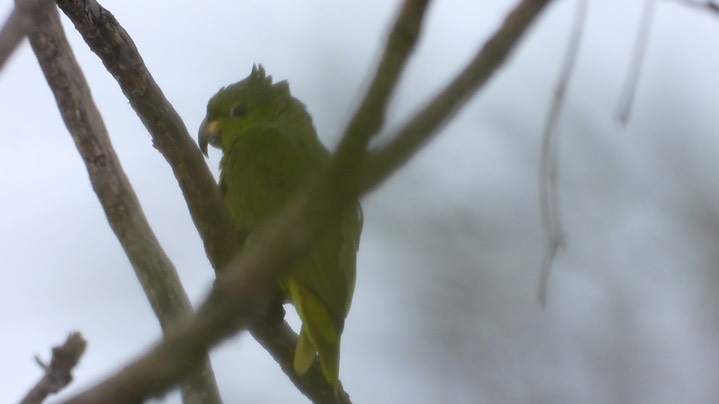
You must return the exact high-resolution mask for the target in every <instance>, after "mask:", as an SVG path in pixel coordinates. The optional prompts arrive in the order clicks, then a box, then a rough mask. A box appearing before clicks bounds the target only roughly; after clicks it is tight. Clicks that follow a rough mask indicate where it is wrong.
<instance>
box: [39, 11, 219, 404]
mask: <svg viewBox="0 0 719 404" xmlns="http://www.w3.org/2000/svg"><path fill="white" fill-rule="evenodd" d="M29 39H30V44H31V46H32V49H33V51H34V52H35V55H36V56H37V59H38V62H39V63H40V67H41V68H42V71H43V73H44V74H45V78H46V79H47V82H48V85H49V86H50V88H51V90H52V92H53V95H54V96H55V100H56V102H57V105H58V108H59V110H60V114H61V115H62V118H63V120H64V122H65V125H66V126H67V128H68V131H69V132H70V134H71V135H72V138H73V140H74V141H75V145H76V146H77V149H78V152H79V153H80V156H81V157H82V159H83V162H84V163H85V166H86V167H87V171H88V174H89V176H90V181H91V183H92V186H93V189H94V190H95V193H96V194H97V197H98V199H99V201H100V203H101V205H102V207H103V209H104V211H105V215H106V216H107V220H108V222H109V224H110V227H111V228H112V230H113V231H114V232H115V235H116V236H117V238H118V240H119V241H120V244H121V245H122V248H123V249H124V251H125V253H126V254H127V256H128V258H129V260H130V263H131V264H132V267H133V268H134V270H135V274H136V275H137V277H138V279H139V280H140V283H141V284H142V287H143V289H144V291H145V294H146V295H147V298H148V300H149V301H150V305H151V306H152V309H153V311H154V312H155V315H156V316H157V318H158V320H159V321H160V325H161V326H162V328H163V330H167V328H168V327H169V326H170V325H171V324H172V323H175V322H177V321H178V320H179V319H180V318H182V317H184V316H186V315H188V313H190V312H191V311H192V306H191V305H190V301H189V299H188V297H187V295H186V294H185V291H184V289H183V288H182V284H181V283H180V279H179V277H178V276H177V272H176V271H175V267H174V265H173V264H172V262H171V261H170V259H169V258H168V257H167V255H166V254H165V252H164V251H163V249H162V247H161V246H160V243H159V241H158V240H157V238H156V237H155V235H154V233H153V231H152V228H151V227H150V225H149V223H148V222H147V219H146V218H145V215H144V213H143V212H142V208H141V206H140V203H139V201H138V199H137V196H136V195H135V193H134V191H133V189H132V186H131V185H130V182H129V181H128V179H127V176H126V175H125V173H124V171H123V170H122V167H121V165H120V162H119V160H118V158H117V155H116V154H115V151H114V149H113V148H112V144H111V143H110V138H109V136H108V133H107V129H106V128H105V124H104V122H103V121H102V117H101V116H100V112H99V111H98V110H97V107H96V105H95V103H94V101H93V99H92V95H91V94H90V89H89V87H88V85H87V82H86V81H85V78H84V76H83V74H82V71H81V69H80V66H79V65H78V64H77V61H76V59H75V57H74V55H73V53H72V49H71V48H70V44H69V43H68V42H67V39H66V38H65V34H64V31H63V29H62V25H61V24H60V16H59V14H58V12H57V9H56V8H55V7H53V8H52V9H48V10H47V12H46V13H45V16H44V17H43V18H41V19H39V24H38V26H37V28H36V30H34V31H32V32H30V34H29ZM199 365H201V367H199V368H198V369H197V370H196V371H195V372H193V373H192V375H191V377H188V378H187V379H186V381H185V382H183V384H182V393H183V398H184V399H185V403H198V404H199V403H219V402H220V401H221V400H220V396H219V392H218V389H217V385H216V383H215V380H214V375H213V372H212V368H211V367H210V362H209V359H208V358H207V357H206V356H205V357H204V358H203V360H202V361H201V362H200V363H199Z"/></svg>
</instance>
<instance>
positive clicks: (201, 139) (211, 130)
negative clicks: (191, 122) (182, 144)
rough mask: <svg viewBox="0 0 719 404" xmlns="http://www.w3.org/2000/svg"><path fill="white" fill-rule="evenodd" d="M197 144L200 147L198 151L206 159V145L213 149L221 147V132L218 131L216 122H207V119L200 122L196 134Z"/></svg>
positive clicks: (218, 124)
mask: <svg viewBox="0 0 719 404" xmlns="http://www.w3.org/2000/svg"><path fill="white" fill-rule="evenodd" d="M197 143H198V144H199V145H200V151H201V152H202V154H204V155H205V157H207V145H208V144H209V145H212V146H214V147H218V148H219V147H221V145H222V131H221V130H220V123H219V122H217V121H216V120H213V121H208V120H207V117H205V119H203V120H202V123H201V124H200V131H199V133H198V134H197Z"/></svg>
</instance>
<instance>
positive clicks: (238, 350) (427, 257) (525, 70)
mask: <svg viewBox="0 0 719 404" xmlns="http://www.w3.org/2000/svg"><path fill="white" fill-rule="evenodd" d="M514 3H515V1H508V0H501V1H499V0H497V1H493V2H487V1H484V2H477V1H469V0H466V1H461V0H449V1H441V2H436V4H434V5H433V7H432V8H431V9H430V11H429V20H428V25H427V27H426V29H425V31H424V32H423V36H422V39H421V42H420V44H419V49H418V50H417V52H416V54H415V56H414V58H413V59H412V61H411V64H410V66H409V69H408V71H407V74H406V75H405V76H404V77H403V80H402V85H401V87H400V89H399V91H398V94H397V96H396V99H395V100H394V102H393V104H392V108H391V111H390V116H389V122H388V125H389V128H390V129H391V128H392V127H396V126H397V125H399V124H401V123H402V122H403V121H404V120H406V119H407V118H408V116H410V114H411V113H412V111H413V110H415V109H416V108H417V107H418V106H420V105H422V104H423V103H424V102H425V101H426V100H427V98H428V97H430V96H431V95H432V94H434V93H435V92H436V91H437V90H438V89H440V88H441V86H442V85H443V84H445V83H446V82H447V81H448V80H449V79H450V78H451V77H452V75H453V74H455V73H456V72H457V71H458V70H459V69H460V68H461V67H462V66H463V64H464V63H466V62H467V61H468V59H469V58H470V57H471V56H472V55H473V54H474V52H475V51H476V49H477V47H478V46H479V44H480V43H481V41H482V40H483V39H485V38H486V37H487V35H489V34H490V33H491V32H492V31H493V30H494V29H496V28H497V26H498V24H499V23H500V22H501V20H502V18H503V16H504V14H505V12H506V10H507V9H508V7H510V6H511V5H513V4H514ZM643 3H644V2H642V1H638V0H634V1H626V0H603V1H596V2H591V4H590V8H589V14H588V21H587V26H586V33H585V37H584V41H583V43H582V49H581V52H580V55H579V60H578V64H577V67H576V76H575V77H574V80H573V81H572V83H571V87H570V90H569V93H568V100H567V101H568V105H567V109H566V113H565V114H564V116H563V118H562V121H561V124H560V127H559V130H560V143H561V145H560V163H559V166H560V170H561V173H560V178H559V186H560V192H561V198H562V200H561V208H562V213H563V215H564V219H565V224H566V230H567V234H568V245H567V249H566V250H565V251H564V252H563V253H561V254H560V255H559V256H558V258H557V262H556V265H555V267H554V272H553V273H552V278H551V282H550V286H549V298H548V304H547V307H546V308H545V309H541V308H540V306H539V304H538V302H537V299H536V296H537V282H538V278H539V267H540V263H541V260H542V258H543V247H544V239H543V235H542V231H541V227H540V223H541V221H540V217H539V202H538V196H537V195H538V184H537V182H538V167H539V160H538V158H539V150H540V134H541V129H542V127H543V124H544V121H545V119H546V112H547V110H548V107H549V105H548V102H549V101H550V99H551V96H552V91H553V88H554V85H555V82H556V80H557V77H558V72H559V67H560V64H561V61H562V55H563V51H564V49H565V46H566V43H567V39H568V37H569V30H570V27H571V24H572V17H573V15H574V14H573V13H574V8H575V5H576V3H575V2H570V1H566V0H565V1H558V2H556V4H554V5H553V6H551V7H549V8H548V10H547V11H546V12H545V14H544V15H543V16H542V17H541V18H540V19H539V21H538V22H537V24H536V25H535V26H534V27H533V29H532V30H531V31H530V32H529V33H528V36H527V38H526V40H525V41H524V42H523V43H522V44H521V46H519V47H518V48H517V49H516V50H515V52H514V53H513V55H512V57H511V58H510V60H509V62H508V64H507V65H505V66H504V67H503V68H502V69H501V70H500V71H499V72H498V74H497V75H496V76H495V77H494V78H493V80H492V81H491V82H490V83H489V84H488V85H487V86H486V87H485V88H484V89H483V90H482V91H481V92H479V93H478V94H477V95H476V97H475V98H474V99H473V101H472V102H470V103H469V104H468V106H467V107H466V108H465V109H464V110H463V111H462V113H461V114H460V115H459V116H458V117H457V119H456V120H455V121H453V122H452V123H451V124H450V125H448V126H447V127H446V128H445V129H444V130H443V131H442V133H441V134H440V136H439V138H438V139H437V140H436V141H435V142H433V143H431V144H430V145H429V146H428V147H427V148H426V149H425V150H423V151H422V152H421V153H420V154H419V155H418V156H417V158H416V159H415V160H413V161H412V162H411V163H410V164H408V165H407V166H406V167H405V168H403V170H402V171H401V172H399V173H398V174H397V175H396V176H395V177H393V178H392V179H391V180H390V181H388V182H386V183H385V184H384V185H383V186H382V187H381V188H380V189H378V190H377V191H376V192H374V193H372V194H371V195H369V196H367V197H366V198H365V199H364V200H363V205H364V211H365V230H364V233H363V237H362V244H361V248H360V255H359V258H358V281H357V290H356V293H355V299H354V303H353V307H352V311H351V312H350V315H349V317H348V319H347V324H346V328H345V333H344V336H343V346H342V365H341V379H342V382H343V384H344V387H345V389H346V390H347V392H348V393H349V394H350V396H351V397H352V398H353V400H354V401H355V402H357V403H370V402H381V403H410V402H412V403H437V402H455V403H474V402H498V403H518V402H534V403H558V402H565V403H566V402H573V403H608V402H625V403H679V402H692V403H709V402H716V401H718V400H719V387H718V385H717V383H716V375H717V374H719V346H717V344H716V341H717V340H719V294H718V293H717V290H719V268H718V267H717V262H719V176H718V175H717V173H719V159H718V158H717V154H718V153H717V151H719V136H718V135H719V130H718V129H717V128H719V80H718V79H717V75H716V72H718V71H719V51H717V43H718V42H717V38H719V18H717V15H716V14H715V15H710V14H707V13H706V12H700V11H698V10H697V9H695V8H688V7H686V6H682V5H679V4H678V2H675V1H671V0H667V1H662V2H659V4H658V6H657V9H656V14H655V18H654V21H653V27H652V31H651V37H650V41H649V44H648V48H647V51H646V57H645V60H644V69H643V71H642V75H641V77H640V81H639V87H638V91H637V94H636V99H635V105H634V109H633V115H632V117H631V120H630V122H629V124H628V125H627V126H626V127H622V126H621V125H619V124H618V123H617V122H616V120H615V116H616V110H617V107H618V100H619V96H620V93H621V87H622V84H623V83H624V80H625V78H626V75H627V71H628V68H629V61H630V57H631V55H632V52H633V45H634V38H635V36H636V32H637V27H638V22H639V20H640V15H641V7H642V4H643ZM12 4H13V2H12V1H10V0H0V13H3V14H5V15H6V14H7V13H8V12H9V11H10V10H11V7H12ZM102 4H103V5H104V6H105V7H106V8H108V9H109V10H110V11H111V12H113V13H114V14H115V16H116V17H117V19H118V20H119V22H120V23H121V24H122V25H123V26H124V27H125V29H126V30H127V31H128V32H129V34H130V35H131V36H132V37H133V38H134V40H135V42H136V44H137V46H138V49H139V51H140V53H141V54H142V55H143V57H144V59H145V63H146V64H147V66H148V68H149V69H150V71H151V72H152V74H153V75H154V77H155V79H156V80H157V82H158V83H159V85H160V86H161V88H162V89H163V91H164V92H165V94H166V96H167V97H168V99H169V100H170V101H171V102H172V103H173V105H174V106H175V108H176V109H177V110H178V112H179V113H180V116H181V117H182V118H183V119H184V121H185V123H186V125H187V127H188V128H189V130H190V133H192V134H194V133H195V132H196V129H197V127H198V126H199V123H200V121H201V119H202V118H203V116H204V114H205V106H206V102H207V100H208V99H209V97H210V96H212V95H213V94H214V93H215V92H216V91H217V90H218V89H219V88H220V87H222V86H223V85H227V84H230V83H233V82H235V81H238V80H240V79H242V78H244V77H245V76H247V74H249V72H250V70H251V67H252V64H253V63H262V64H263V65H264V67H265V68H266V70H267V71H268V72H269V73H270V74H272V75H273V76H274V77H275V78H276V79H280V80H284V79H286V80H288V81H289V83H290V88H291V90H292V92H293V94H294V95H295V96H296V97H298V98H299V99H301V100H302V101H303V102H304V103H305V104H306V105H307V107H308V109H309V111H310V112H311V114H312V115H313V117H314V121H315V124H316V126H317V129H318V131H319V133H320V137H321V138H322V140H323V141H324V142H325V144H326V145H328V146H329V147H333V146H334V145H335V144H336V142H337V140H338V136H339V133H340V132H341V130H342V129H343V126H344V124H345V123H346V120H347V118H348V117H349V115H350V114H351V113H352V111H353V109H354V108H355V107H356V105H357V103H358V97H359V96H360V95H361V94H362V89H363V86H364V85H366V84H367V81H368V79H369V77H370V72H371V71H372V69H373V68H374V65H375V62H376V58H377V55H378V53H379V51H380V49H381V48H382V46H383V42H382V41H383V40H384V38H385V37H386V34H387V30H388V28H387V24H388V22H390V21H391V20H392V18H393V16H394V13H395V11H396V9H397V7H398V2H397V1H393V2H390V1H381V0H374V1H362V2H361V1H352V2H329V1H319V0H315V1H303V2H297V1H289V0H286V1H273V2H259V1H255V2H249V1H246V2H243V1H234V0H214V1H202V2H200V1H187V0H180V1H175V2H172V4H171V5H170V3H168V2H162V1H154V2H153V1H147V2H142V3H140V2H128V1H120V0H108V1H104V2H103V3H102ZM140 4H141V5H140ZM64 20H65V21H64V23H65V27H66V31H67V35H68V36H69V38H70V41H71V43H72V45H73V47H74V49H75V52H76V56H77V58H78V59H79V61H80V64H81V66H82V68H83V69H84V72H85V74H86V77H87V80H88V81H89V83H90V85H91V87H92V89H93V95H94V97H95V101H96V102H97V104H98V106H99V108H100V110H101V112H102V114H103V117H104V118H105V123H106V125H107V127H108V130H109V132H110V136H111V138H112V141H113V144H114V146H115V148H116V150H117V153H118V155H119V157H120V160H121V162H122V164H123V167H124V169H125V171H126V172H127V174H128V176H129V178H130V180H131V181H132V184H133V186H134V188H135V191H136V192H137V194H138V196H139V198H140V201H141V203H142V205H143V208H144V209H145V213H146V214H147V216H148V219H149V221H150V223H151V224H152V225H153V226H154V229H155V232H156V234H157V236H158V237H159V239H160V241H161V243H162V245H163V247H164V248H165V249H166V251H167V252H168V254H169V256H170V257H171V259H172V260H173V262H174V264H175V265H176V267H177V270H178V272H179V273H180V276H181V278H182V280H183V282H184V283H185V287H186V289H187V291H188V293H189V294H190V296H191V298H192V300H193V301H194V302H199V301H201V299H202V298H203V296H204V295H205V293H206V292H207V290H208V288H209V286H210V284H211V282H212V280H213V272H212V270H211V268H210V266H209V264H208V263H207V259H206V258H205V256H204V251H203V249H202V245H201V242H200V240H199V238H198V236H197V234H196V231H195V229H194V227H193V225H192V223H191V221H190V219H189V215H188V213H187V208H186V205H185V203H184V201H183V200H182V197H181V194H180V192H179V190H178V187H177V184H176V181H175V179H174V178H173V176H172V173H171V171H170V169H169V166H168V165H167V163H166V162H165V161H164V159H163V158H162V157H161V156H160V154H159V153H158V152H157V151H156V150H155V149H154V148H153V147H152V145H151V138H150V136H149V135H148V134H147V132H146V130H145V129H144V127H143V126H142V125H141V123H140V121H139V119H138V118H137V116H136V115H135V113H134V112H133V111H132V109H131V108H130V107H129V104H128V102H127V100H126V99H125V98H124V97H123V95H122V93H121V91H120V90H119V88H118V86H117V85H116V83H115V82H114V80H113V79H112V77H111V76H110V75H109V74H108V73H107V72H106V71H105V70H104V68H103V66H102V64H101V63H100V61H99V60H98V59H97V57H95V55H93V54H92V53H91V52H90V51H89V50H88V49H87V47H86V46H85V44H84V43H83V42H82V39H81V38H80V37H79V35H77V33H76V32H75V31H74V28H73V27H72V24H70V23H69V22H68V21H66V19H64ZM0 111H2V112H0V113H1V114H2V119H0V135H1V136H2V144H3V147H0V186H1V189H2V193H0V266H1V267H2V273H3V278H2V279H3V280H2V281H1V282H0V347H2V348H0V349H2V352H1V353H0V355H1V356H2V358H3V360H2V361H0V402H3V403H6V402H14V401H17V400H18V399H19V398H20V397H22V395H23V394H24V393H25V391H26V390H27V389H28V388H29V387H30V386H31V385H32V384H33V383H35V381H36V380H37V378H38V377H39V376H40V369H39V368H38V366H37V365H36V364H35V363H34V361H33V359H32V358H33V355H36V354H37V355H39V356H40V357H41V358H45V359H47V358H49V350H50V347H51V346H53V345H57V344H58V343H60V342H62V341H63V340H64V339H65V337H66V335H67V333H68V332H70V331H72V330H77V331H80V332H81V333H82V334H83V335H84V336H85V338H86V339H87V340H88V343H89V345H88V349H87V351H86V353H85V356H84V357H83V358H82V361H81V363H80V365H79V366H78V368H77V371H76V372H75V381H74V382H73V384H72V385H71V387H69V388H68V389H67V390H66V391H65V392H64V393H63V396H65V397H67V394H72V393H73V392H77V391H78V390H79V389H82V388H86V387H88V386H90V385H91V384H92V383H93V382H94V381H97V380H98V378H100V377H102V376H104V375H107V374H109V373H110V372H112V371H114V370H116V369H118V368H119V367H120V366H122V365H123V364H124V363H126V362H127V361H128V360H129V359H130V358H132V357H134V356H136V355H138V354H140V353H141V352H142V351H143V350H144V349H146V348H147V347H148V346H149V345H150V344H152V343H153V342H154V341H156V340H157V339H158V338H159V336H160V330H159V327H158V324H157V321H156V320H155V319H154V317H153V315H152V312H151V310H150V308H149V305H148V304H147V303H146V300H145V298H144V296H143V293H142V291H141V289H140V286H139V283H138V282H137V280H136V279H135V278H134V275H133V272H132V269H131V267H130V266H129V264H128V261H127V259H126V257H125V256H124V254H123V252H122V250H121V248H120V246H119V244H118V242H117V240H116V239H115V237H114V235H113V233H112V232H111V230H110V228H109V226H108V225H107V221H106V219H105V217H104V214H103V212H102V209H101V208H100V205H99V203H98V202H97V199H96V197H95V195H94V193H93V192H92V189H91V187H90V183H89V180H88V176H87V173H86V171H85V168H84V166H83V164H82V161H81V159H80V158H79V156H78V154H77V152H76V150H75V148H74V144H73V143H72V139H71V138H70V136H69V135H68V133H67V131H66V129H65V127H64V125H63V124H62V122H61V120H60V117H59V114H58V112H57V108H56V107H55V105H54V100H53V99H52V96H51V94H50V92H49V90H48V88H47V85H46V83H45V81H44V78H43V76H42V74H41V72H40V70H39V68H38V66H37V62H36V61H35V59H34V55H33V54H32V52H31V50H30V47H29V45H28V44H27V43H26V42H25V43H23V45H22V46H21V47H20V48H19V49H18V51H17V52H16V53H15V55H14V56H13V58H12V59H11V60H10V62H9V63H8V64H7V66H6V67H5V69H4V70H3V71H1V72H0ZM386 132H389V131H386ZM219 157H220V155H219V153H218V152H216V151H215V152H213V153H211V156H210V159H209V161H208V164H209V165H210V167H212V169H213V170H214V172H215V173H217V170H216V168H217V164H218V162H219ZM293 324H295V325H296V324H297V322H296V321H294V320H293ZM212 361H213V366H214V370H215V373H216V375H217V379H218V383H219V386H220V390H221V393H222V396H223V398H224V399H225V402H227V403H234V402H267V403H288V402H297V403H302V402H306V399H304V397H303V396H301V395H300V393H298V392H297V390H296V389H295V388H294V387H293V386H292V384H291V383H290V382H289V381H288V379H287V378H286V377H285V375H284V374H283V373H282V372H281V370H280V369H279V367H278V366H277V364H276V363H275V362H273V361H272V359H271V358H270V356H269V354H267V353H266V352H265V351H264V350H262V348H260V347H259V345H258V344H257V343H256V342H255V341H254V340H252V338H250V337H249V336H247V335H241V336H239V337H237V338H235V339H233V340H231V341H229V342H226V343H225V344H223V345H222V346H220V347H219V348H218V349H216V350H215V351H214V352H213V354H212ZM161 402H169V403H174V402H178V395H176V394H174V395H169V396H167V397H166V398H165V399H163V400H161Z"/></svg>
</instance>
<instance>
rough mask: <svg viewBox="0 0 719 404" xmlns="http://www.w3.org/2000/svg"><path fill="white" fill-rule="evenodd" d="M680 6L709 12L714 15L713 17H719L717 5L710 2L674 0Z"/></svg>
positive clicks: (709, 0) (707, 0) (718, 5)
mask: <svg viewBox="0 0 719 404" xmlns="http://www.w3.org/2000/svg"><path fill="white" fill-rule="evenodd" d="M675 1H677V2H679V3H680V4H684V5H687V6H690V7H695V8H699V9H701V10H705V11H709V12H711V13H713V14H714V16H715V17H719V3H717V2H716V1H712V0H706V1H697V0H675Z"/></svg>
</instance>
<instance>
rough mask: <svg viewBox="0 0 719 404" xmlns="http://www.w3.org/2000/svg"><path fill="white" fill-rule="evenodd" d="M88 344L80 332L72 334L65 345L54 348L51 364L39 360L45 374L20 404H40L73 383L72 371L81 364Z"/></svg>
mask: <svg viewBox="0 0 719 404" xmlns="http://www.w3.org/2000/svg"><path fill="white" fill-rule="evenodd" d="M86 345H87V343H86V342H85V339H83V338H82V335H80V333H78V332H73V333H71V334H70V335H69V336H68V337H67V340H65V343H64V344H62V345H59V346H56V347H53V348H52V358H51V359H50V364H49V365H46V364H44V363H42V362H41V361H40V359H37V358H36V360H37V362H38V364H39V365H40V366H41V367H42V369H43V370H44V371H45V374H44V375H43V376H42V378H41V379H40V380H39V381H38V382H37V384H36V385H35V386H34V387H33V388H32V389H30V391H29V392H28V393H27V395H25V397H24V398H23V399H22V400H21V401H20V404H40V403H42V402H43V401H45V399H46V398H47V396H49V395H50V394H57V393H58V392H59V391H60V390H62V389H64V388H65V386H67V385H68V384H70V382H72V370H73V369H74V368H75V366H77V363H78V362H80V357H82V354H83V353H84V352H85V346H86Z"/></svg>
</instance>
